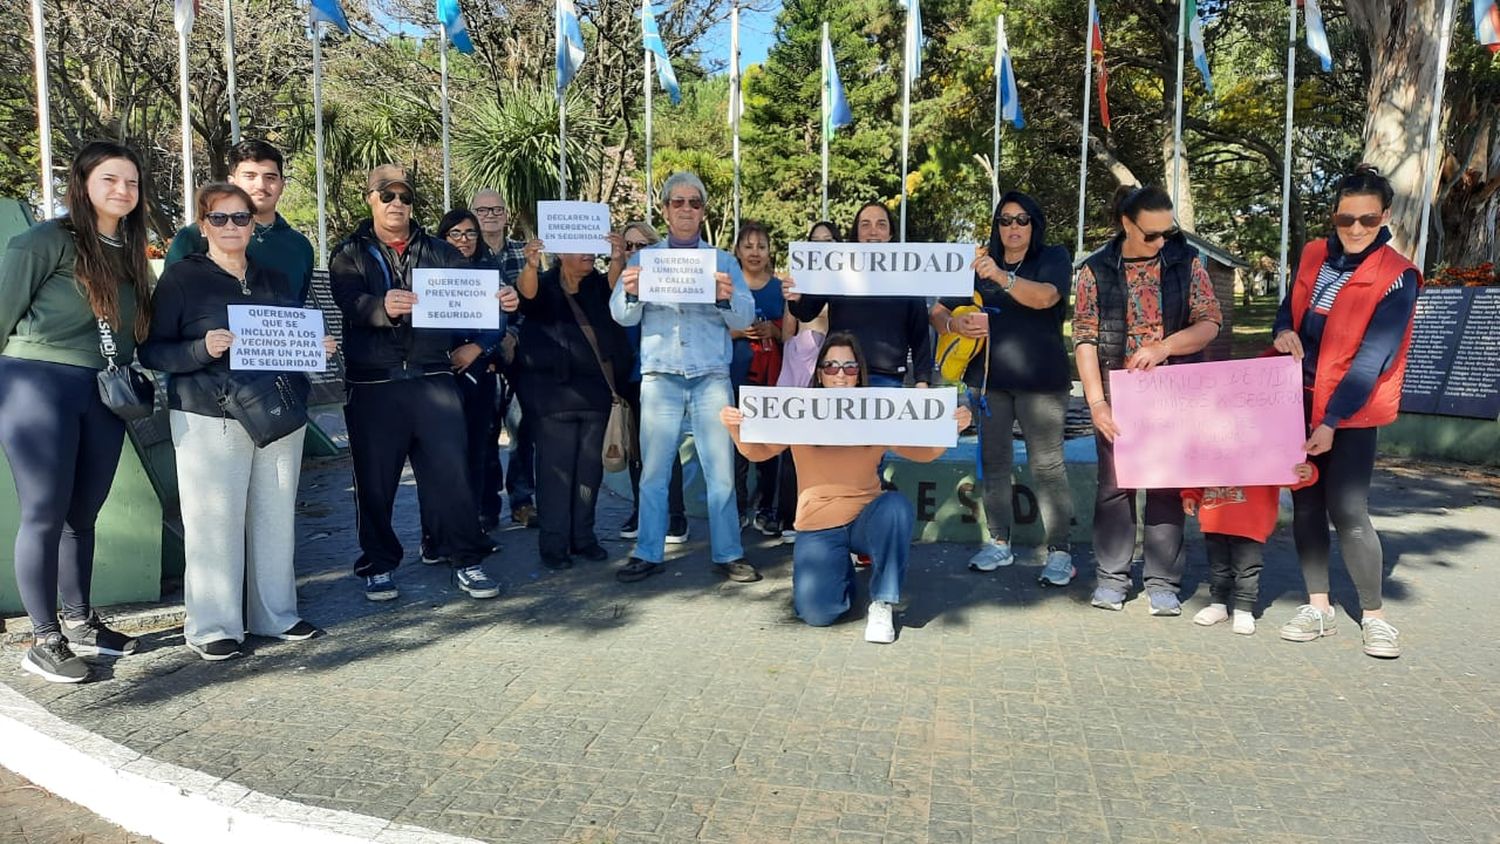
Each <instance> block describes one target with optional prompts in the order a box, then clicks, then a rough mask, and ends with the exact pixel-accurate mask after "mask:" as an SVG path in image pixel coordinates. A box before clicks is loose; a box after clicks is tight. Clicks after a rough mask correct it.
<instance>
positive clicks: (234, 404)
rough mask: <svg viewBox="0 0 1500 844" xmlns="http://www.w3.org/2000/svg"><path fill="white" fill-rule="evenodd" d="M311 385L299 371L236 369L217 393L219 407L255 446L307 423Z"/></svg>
mask: <svg viewBox="0 0 1500 844" xmlns="http://www.w3.org/2000/svg"><path fill="white" fill-rule="evenodd" d="M311 389H312V384H311V382H309V381H308V380H307V376H305V375H303V374H302V373H300V372H291V373H275V372H255V373H248V372H237V373H235V374H233V375H231V376H230V378H229V382H228V383H227V384H225V386H224V391H223V392H221V393H220V394H219V409H220V410H221V411H223V412H224V414H225V415H227V416H229V417H230V418H232V419H234V421H236V422H238V423H240V426H241V427H243V428H244V429H245V433H247V434H249V435H250V439H251V441H252V442H254V443H255V446H256V447H257V448H265V447H266V446H268V445H270V444H271V443H274V442H276V441H277V440H279V439H281V438H282V437H285V436H287V435H289V434H291V433H294V432H295V431H296V430H297V429H298V428H301V427H302V426H303V425H306V424H307V394H308V392H309V391H310V390H311Z"/></svg>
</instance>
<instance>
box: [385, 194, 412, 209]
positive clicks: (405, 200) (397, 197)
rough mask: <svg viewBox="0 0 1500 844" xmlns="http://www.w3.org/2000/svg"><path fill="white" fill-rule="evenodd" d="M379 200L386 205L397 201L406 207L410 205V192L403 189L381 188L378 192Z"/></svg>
mask: <svg viewBox="0 0 1500 844" xmlns="http://www.w3.org/2000/svg"><path fill="white" fill-rule="evenodd" d="M380 201H381V202H384V203H385V204H386V205H390V204H391V203H392V202H399V203H401V204H402V205H405V206H406V207H408V208H410V207H411V205H412V198H411V194H409V193H407V192H406V191H404V190H383V191H381V192H380Z"/></svg>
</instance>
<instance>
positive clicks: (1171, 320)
mask: <svg viewBox="0 0 1500 844" xmlns="http://www.w3.org/2000/svg"><path fill="white" fill-rule="evenodd" d="M1124 244H1125V235H1124V233H1123V232H1122V233H1120V234H1118V235H1115V237H1114V239H1113V240H1111V241H1110V242H1109V243H1107V244H1105V245H1104V247H1103V248H1102V249H1100V250H1099V251H1098V252H1095V253H1094V254H1092V255H1090V256H1089V257H1088V258H1086V259H1084V264H1085V265H1087V266H1088V268H1089V270H1091V271H1092V272H1093V274H1094V282H1095V284H1097V285H1098V289H1099V371H1100V372H1108V371H1109V370H1111V369H1123V368H1124V367H1125V337H1126V336H1127V334H1128V333H1129V332H1128V328H1129V326H1127V325H1126V319H1127V310H1128V307H1127V304H1126V300H1127V299H1128V298H1129V295H1130V294H1129V292H1128V291H1127V290H1126V289H1125V258H1124V255H1123V253H1122V251H1121V249H1122V247H1123V246H1124ZM1196 257H1198V251H1197V250H1196V249H1194V248H1193V247H1192V245H1191V244H1189V243H1188V242H1187V237H1186V236H1185V235H1183V234H1182V233H1181V232H1178V233H1177V234H1175V235H1172V236H1171V237H1169V238H1167V241H1166V243H1164V244H1162V248H1161V318H1162V328H1163V329H1164V330H1165V334H1166V336H1168V337H1170V336H1171V335H1173V334H1175V333H1177V332H1178V331H1181V330H1182V329H1184V328H1187V327H1188V325H1189V318H1190V317H1191V315H1192V288H1193V259H1194V258H1196ZM1202 359H1203V353H1202V352H1196V353H1194V354H1191V355H1180V356H1177V357H1172V358H1168V359H1167V363H1195V362H1197V361H1200V360H1202ZM1106 383H1107V382H1106Z"/></svg>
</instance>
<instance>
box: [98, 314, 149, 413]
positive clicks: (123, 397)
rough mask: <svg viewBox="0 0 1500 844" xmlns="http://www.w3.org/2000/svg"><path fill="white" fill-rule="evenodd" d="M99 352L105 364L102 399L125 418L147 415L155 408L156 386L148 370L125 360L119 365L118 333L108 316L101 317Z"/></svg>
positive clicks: (100, 373) (101, 376) (99, 322)
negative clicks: (122, 364)
mask: <svg viewBox="0 0 1500 844" xmlns="http://www.w3.org/2000/svg"><path fill="white" fill-rule="evenodd" d="M97 321H98V324H99V354H100V356H102V357H103V358H104V364H105V366H104V368H103V369H101V370H99V400H100V401H102V402H104V406H105V407H107V408H109V409H110V412H112V413H114V415H116V416H118V417H120V418H121V419H123V420H125V421H126V422H134V421H135V420H137V419H145V418H146V417H148V416H150V415H151V414H152V412H154V411H155V410H156V386H155V385H154V384H152V383H151V379H150V378H148V377H146V373H144V372H141V371H140V370H139V369H136V368H135V367H133V366H131V365H130V364H129V363H126V364H125V365H124V366H119V365H118V364H116V363H115V355H117V354H119V352H120V350H119V348H118V347H116V346H115V334H114V331H112V330H111V329H110V327H109V322H108V320H104V319H99V320H97Z"/></svg>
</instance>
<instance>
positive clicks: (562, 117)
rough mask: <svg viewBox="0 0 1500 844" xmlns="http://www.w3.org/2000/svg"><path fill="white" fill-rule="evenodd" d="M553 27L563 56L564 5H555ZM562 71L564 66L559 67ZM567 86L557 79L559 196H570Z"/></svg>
mask: <svg viewBox="0 0 1500 844" xmlns="http://www.w3.org/2000/svg"><path fill="white" fill-rule="evenodd" d="M552 18H553V28H554V29H556V30H557V51H558V53H557V54H558V55H559V56H561V55H562V54H563V51H564V50H566V49H567V47H566V46H565V45H564V44H563V40H564V35H563V19H562V7H561V6H557V5H554V6H553V10H552ZM557 72H558V73H559V74H561V73H562V67H561V66H559V67H558V69H557ZM565 90H566V89H565V88H564V86H563V81H562V79H561V78H559V79H558V80H557V198H558V199H567V198H568V109H567V99H566V97H565V96H564V92H565Z"/></svg>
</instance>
